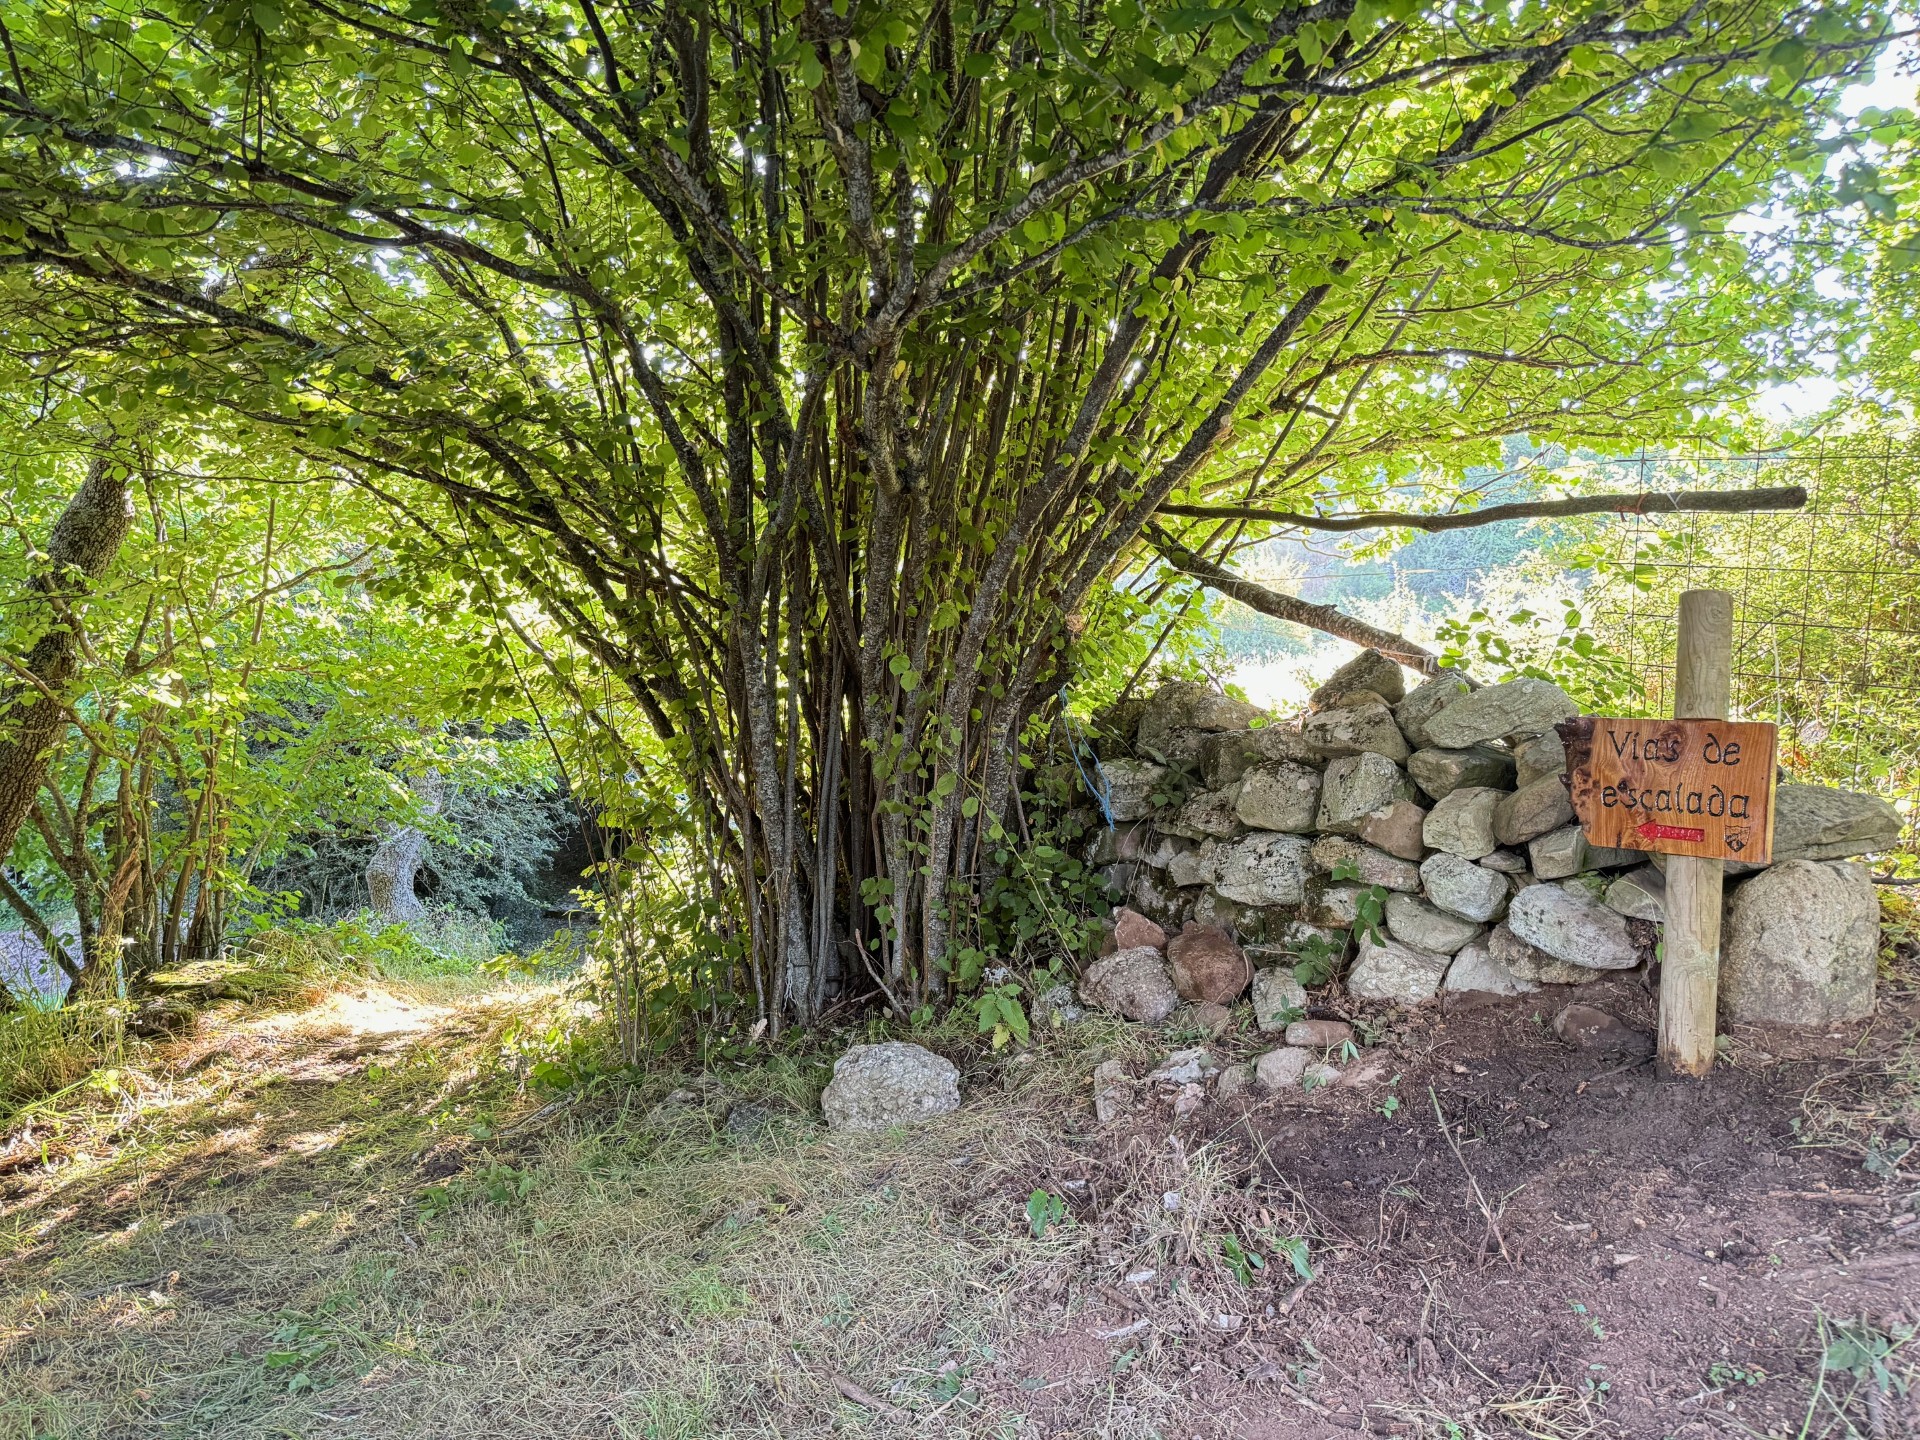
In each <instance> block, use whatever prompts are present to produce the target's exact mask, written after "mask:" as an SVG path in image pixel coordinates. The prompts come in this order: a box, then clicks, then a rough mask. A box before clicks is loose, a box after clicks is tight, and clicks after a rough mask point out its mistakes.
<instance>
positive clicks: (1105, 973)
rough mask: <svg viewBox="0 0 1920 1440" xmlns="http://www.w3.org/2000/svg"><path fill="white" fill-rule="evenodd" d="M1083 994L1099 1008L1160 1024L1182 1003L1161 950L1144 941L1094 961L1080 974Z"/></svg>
mask: <svg viewBox="0 0 1920 1440" xmlns="http://www.w3.org/2000/svg"><path fill="white" fill-rule="evenodd" d="M1080 998H1081V999H1082V1000H1084V1001H1086V1002H1087V1004H1089V1005H1092V1006H1094V1007H1095V1008H1096V1009H1100V1010H1106V1011H1110V1012H1111V1013H1113V1014H1115V1015H1120V1016H1123V1017H1125V1018H1126V1019H1128V1020H1138V1021H1140V1022H1141V1023H1143V1024H1147V1025H1158V1024H1159V1023H1160V1022H1161V1021H1162V1020H1164V1019H1166V1018H1167V1016H1169V1015H1171V1014H1172V1013H1173V1011H1174V1007H1175V1006H1177V1005H1178V1004H1179V1003H1180V996H1179V994H1178V993H1177V992H1175V990H1174V988H1173V979H1172V977H1171V976H1170V975H1169V974H1168V972H1167V962H1166V961H1165V960H1163V959H1162V958H1161V957H1160V952H1159V951H1158V950H1153V949H1149V948H1148V947H1147V946H1145V945H1142V946H1140V947H1138V948H1137V949H1133V950H1118V951H1115V952H1114V953H1113V954H1111V955H1108V956H1105V957H1103V958H1101V959H1099V960H1096V961H1094V962H1093V964H1091V965H1089V966H1088V967H1087V971H1086V974H1084V975H1082V976H1081V977H1080Z"/></svg>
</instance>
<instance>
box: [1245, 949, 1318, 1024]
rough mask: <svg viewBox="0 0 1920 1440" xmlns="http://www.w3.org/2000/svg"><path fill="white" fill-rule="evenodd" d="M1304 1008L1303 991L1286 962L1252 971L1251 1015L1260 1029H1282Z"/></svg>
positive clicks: (1304, 993)
mask: <svg viewBox="0 0 1920 1440" xmlns="http://www.w3.org/2000/svg"><path fill="white" fill-rule="evenodd" d="M1306 1008H1307V991H1306V987H1305V986H1303V985H1302V984H1301V983H1300V982H1299V981H1298V980H1296V979H1295V978H1294V975H1293V970H1292V969H1291V968H1290V967H1289V966H1286V965H1271V966H1268V967H1267V968H1266V969H1264V970H1256V971H1254V972H1253V1019H1254V1023H1255V1024H1256V1025H1258V1026H1259V1027H1260V1028H1261V1029H1262V1030H1269V1031H1271V1030H1284V1029H1286V1027H1287V1023H1288V1020H1289V1018H1290V1017H1293V1016H1298V1015H1302V1014H1304V1013H1305V1012H1306Z"/></svg>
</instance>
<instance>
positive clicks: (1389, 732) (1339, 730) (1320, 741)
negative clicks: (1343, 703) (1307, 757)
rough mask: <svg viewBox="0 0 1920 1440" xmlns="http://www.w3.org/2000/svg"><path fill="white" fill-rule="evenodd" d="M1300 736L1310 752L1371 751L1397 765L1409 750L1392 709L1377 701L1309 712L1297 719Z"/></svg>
mask: <svg viewBox="0 0 1920 1440" xmlns="http://www.w3.org/2000/svg"><path fill="white" fill-rule="evenodd" d="M1300 738H1301V739H1303V740H1305V741H1306V742H1307V746H1308V748H1309V749H1311V750H1312V751H1313V753H1314V754H1316V755H1325V756H1327V757H1329V758H1331V757H1333V756H1338V755H1359V754H1362V753H1364V752H1366V751H1372V752H1373V753H1374V754H1376V755H1384V756H1386V757H1387V758H1388V759H1389V760H1391V761H1393V762H1394V763H1395V764H1396V765H1397V764H1399V763H1400V762H1401V761H1402V760H1405V759H1406V758H1407V757H1408V756H1409V755H1411V754H1412V753H1413V751H1412V750H1411V749H1410V748H1409V747H1408V745H1407V741H1406V737H1405V736H1404V735H1402V734H1401V733H1400V727H1399V726H1398V725H1396V724H1394V723H1393V712H1392V711H1391V710H1389V709H1387V707H1386V706H1385V705H1382V704H1379V703H1377V702H1376V703H1372V704H1366V705H1355V706H1352V707H1351V708H1347V709H1341V710H1322V711H1319V712H1318V713H1317V714H1313V715H1309V716H1307V718H1306V719H1304V720H1302V721H1301V722H1300Z"/></svg>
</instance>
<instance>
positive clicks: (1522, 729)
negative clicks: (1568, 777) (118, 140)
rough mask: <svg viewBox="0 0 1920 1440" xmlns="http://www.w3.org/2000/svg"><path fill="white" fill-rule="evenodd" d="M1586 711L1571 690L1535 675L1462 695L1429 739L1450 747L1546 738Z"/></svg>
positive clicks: (1433, 725)
mask: <svg viewBox="0 0 1920 1440" xmlns="http://www.w3.org/2000/svg"><path fill="white" fill-rule="evenodd" d="M1579 713H1580V707H1579V706H1578V705H1576V704H1574V703H1573V701H1572V700H1571V699H1570V698H1569V697H1568V695H1567V692H1566V691H1564V690H1562V689H1561V688H1560V687H1559V686H1558V685H1555V684H1553V683H1552V682H1551V681H1547V680H1535V679H1532V678H1531V677H1528V678H1523V679H1519V680H1509V681H1507V682H1506V683H1505V684H1504V685H1487V686H1483V687H1482V688H1481V689H1478V690H1475V691H1474V692H1473V693H1472V694H1470V695H1465V696H1462V697H1461V698H1460V699H1458V700H1455V701H1454V702H1453V703H1452V704H1451V705H1448V706H1447V707H1446V708H1444V709H1443V710H1441V711H1440V712H1439V713H1438V714H1436V715H1435V716H1434V717H1433V718H1432V719H1431V720H1429V721H1427V724H1426V735H1427V741H1428V743H1429V744H1431V745H1435V746H1440V747H1443V748H1446V749H1459V748H1461V747H1462V746H1466V745H1478V744H1480V743H1482V742H1483V741H1487V740H1503V739H1506V738H1508V737H1521V738H1526V739H1531V738H1532V737H1533V736H1535V735H1544V734H1545V733H1546V732H1547V731H1549V730H1551V729H1552V728H1553V727H1554V726H1555V725H1558V724H1559V723H1560V722H1561V721H1562V720H1565V719H1566V718H1567V717H1568V716H1570V715H1578V714H1579Z"/></svg>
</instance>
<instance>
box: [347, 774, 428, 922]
mask: <svg viewBox="0 0 1920 1440" xmlns="http://www.w3.org/2000/svg"><path fill="white" fill-rule="evenodd" d="M412 783H413V793H414V796H415V797H416V798H417V799H418V800H419V802H420V809H421V811H422V812H423V813H425V814H428V815H438V814H439V813H440V806H441V805H442V803H444V801H445V800H446V794H447V785H446V780H445V779H444V778H443V777H442V776H441V774H440V772H439V771H438V770H422V771H421V772H420V773H419V774H418V775H415V776H414V777H413V782H412ZM426 851H427V834H426V832H425V831H424V830H422V829H420V827H419V826H417V825H395V826H393V827H392V828H391V829H389V830H388V831H387V836H386V839H384V840H382V841H381V842H380V845H379V848H378V849H376V850H375V851H374V852H373V858H372V859H371V860H369V861H368V862H367V893H368V895H369V896H370V897H371V899H372V903H373V909H374V913H376V914H377V915H379V916H380V917H381V918H382V919H384V920H402V921H404V920H420V919H424V918H425V916H426V913H427V907H426V906H425V905H422V904H421V903H420V897H419V896H417V895H415V894H414V893H413V879H414V876H416V875H418V874H419V873H420V860H421V857H422V856H424V855H425V854H426Z"/></svg>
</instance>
